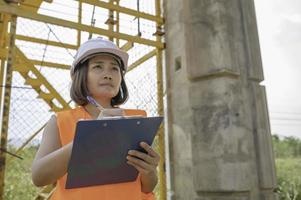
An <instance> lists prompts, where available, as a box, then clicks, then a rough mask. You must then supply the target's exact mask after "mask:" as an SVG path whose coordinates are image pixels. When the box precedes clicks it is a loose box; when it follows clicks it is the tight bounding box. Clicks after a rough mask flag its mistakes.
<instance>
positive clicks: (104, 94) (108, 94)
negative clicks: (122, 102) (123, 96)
mask: <svg viewBox="0 0 301 200" xmlns="http://www.w3.org/2000/svg"><path fill="white" fill-rule="evenodd" d="M116 95H117V94H115V93H114V94H113V93H111V92H98V93H97V94H96V95H95V96H96V97H101V98H110V99H112V98H113V97H115V96H116Z"/></svg>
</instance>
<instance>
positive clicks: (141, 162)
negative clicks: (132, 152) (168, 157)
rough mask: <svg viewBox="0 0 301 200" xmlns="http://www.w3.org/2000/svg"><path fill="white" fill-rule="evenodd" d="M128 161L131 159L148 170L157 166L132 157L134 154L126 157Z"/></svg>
mask: <svg viewBox="0 0 301 200" xmlns="http://www.w3.org/2000/svg"><path fill="white" fill-rule="evenodd" d="M126 158H127V160H128V161H131V162H132V163H134V164H135V165H137V166H139V167H141V168H142V169H144V170H147V171H153V170H154V169H155V168H156V167H155V166H153V165H150V164H148V163H146V162H144V161H143V160H140V159H138V158H135V157H132V156H127V157H126Z"/></svg>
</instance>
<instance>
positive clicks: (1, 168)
mask: <svg viewBox="0 0 301 200" xmlns="http://www.w3.org/2000/svg"><path fill="white" fill-rule="evenodd" d="M16 18H17V17H16V16H12V17H11V21H10V40H9V49H8V57H7V63H6V75H5V78H6V81H5V85H6V86H7V87H5V88H3V89H4V102H3V118H2V126H1V142H0V147H1V149H3V150H5V149H6V147H7V134H8V120H9V106H10V94H11V83H12V75H13V63H14V59H15V58H14V56H15V53H14V51H15V34H16ZM5 162H6V154H5V152H3V151H0V200H2V199H3V196H4V175H5Z"/></svg>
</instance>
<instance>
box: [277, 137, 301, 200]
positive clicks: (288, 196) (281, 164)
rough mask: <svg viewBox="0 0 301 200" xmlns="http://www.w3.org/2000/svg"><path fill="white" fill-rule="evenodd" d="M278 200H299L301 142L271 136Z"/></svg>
mask: <svg viewBox="0 0 301 200" xmlns="http://www.w3.org/2000/svg"><path fill="white" fill-rule="evenodd" d="M273 147H274V152H275V157H276V172H277V181H278V188H277V193H278V195H279V200H301V140H300V139H298V138H294V137H284V138H283V139H280V138H279V136H277V135H274V136H273Z"/></svg>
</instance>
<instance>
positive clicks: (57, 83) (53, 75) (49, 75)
mask: <svg viewBox="0 0 301 200" xmlns="http://www.w3.org/2000/svg"><path fill="white" fill-rule="evenodd" d="M103 2H110V1H109V0H108V1H103ZM117 2H118V1H116V2H115V3H114V5H117ZM119 5H120V6H122V7H126V8H129V9H133V10H138V11H141V12H144V13H145V14H151V15H155V1H154V0H147V1H133V0H121V1H119ZM23 6H25V7H28V8H30V7H32V5H29V4H26V1H25V2H24V5H23ZM78 9H79V2H78V1H73V0H67V1H58V0H54V1H53V2H52V3H50V4H49V3H45V2H44V3H42V5H41V7H39V8H37V10H38V13H40V14H43V15H47V16H51V17H53V16H55V17H56V18H58V19H64V20H70V21H72V22H78V20H79V18H78ZM81 15H82V18H81V19H80V21H81V24H83V25H88V26H91V27H98V28H102V29H107V28H108V27H109V24H108V23H107V20H108V18H109V17H110V16H109V10H108V9H105V8H101V7H99V6H95V7H94V5H92V4H89V3H83V4H82V11H81ZM111 17H113V20H116V21H117V20H118V33H121V34H127V35H129V36H137V35H139V36H140V37H142V38H145V39H148V40H152V41H155V40H156V37H155V36H154V35H153V33H154V32H155V31H156V22H154V21H150V20H146V19H142V18H139V17H135V16H132V15H129V14H125V13H121V12H120V13H119V16H117V13H116V11H115V12H114V15H113V16H111ZM116 30H117V26H116V25H115V26H113V30H112V31H115V32H116ZM79 33H80V37H78V34H79ZM16 34H17V35H16V47H17V49H19V50H20V52H22V54H24V56H25V57H26V60H24V59H23V60H19V61H18V65H19V66H22V67H23V66H26V68H27V69H28V72H26V75H24V70H23V71H22V70H20V69H18V70H16V71H15V72H14V74H13V82H12V92H11V99H10V115H9V133H8V148H7V150H8V151H9V152H10V153H12V154H9V157H8V159H7V164H6V176H5V196H4V199H8V200H12V199H13V200H15V199H24V200H26V199H34V198H36V197H37V195H38V193H39V192H40V188H37V187H35V186H34V185H33V184H32V181H31V163H32V161H33V158H34V155H35V153H36V151H37V149H38V147H39V144H40V141H41V137H42V132H43V127H44V126H45V124H46V123H47V121H48V120H49V118H50V117H51V115H53V113H54V112H53V111H51V107H50V106H49V102H48V103H47V99H45V98H46V97H44V96H42V95H41V91H42V92H44V93H48V92H49V90H50V89H49V87H48V86H47V84H50V85H51V87H53V88H54V89H55V91H56V92H57V93H58V94H59V95H60V96H61V97H62V100H63V101H64V102H67V103H69V105H71V107H74V106H75V104H74V103H73V102H72V103H70V101H71V100H70V99H71V98H70V95H69V91H70V83H71V79H70V72H69V68H70V64H71V63H72V61H73V58H74V55H75V53H76V48H77V45H78V44H80V43H83V42H84V41H86V40H87V39H88V38H90V37H92V38H95V37H98V36H102V37H105V38H109V36H108V35H106V36H105V35H101V34H98V33H95V32H94V33H93V34H91V33H89V32H88V31H86V30H77V29H75V28H67V27H63V26H59V25H54V24H50V23H46V22H43V21H42V20H41V21H39V20H32V19H27V18H25V17H18V18H17V33H16ZM117 36H118V35H117ZM78 39H79V41H78ZM113 39H114V41H115V42H118V43H119V46H120V47H123V46H124V45H127V44H128V43H129V41H127V40H125V39H118V38H113ZM129 40H130V39H129ZM127 51H128V53H129V55H130V58H129V69H130V71H129V72H128V73H127V74H126V77H125V80H126V83H127V86H128V89H129V99H128V101H127V102H126V103H125V104H124V105H122V107H123V108H137V109H144V110H146V112H147V114H148V116H157V115H158V96H157V95H158V94H157V87H158V86H157V82H158V81H157V71H156V70H157V69H156V67H157V66H156V56H155V55H156V54H155V53H154V52H156V48H155V47H154V46H148V45H144V44H139V43H134V45H133V46H132V47H131V48H128V50H127ZM146 55H149V56H147V57H146ZM20 57H21V56H19V57H18V58H20ZM33 68H34V69H36V72H34V71H35V70H33ZM39 77H43V78H45V80H43V81H41V80H38V81H37V80H35V81H32V79H39ZM53 103H54V104H58V105H59V104H60V102H55V101H53ZM154 147H155V149H156V150H157V151H158V149H159V142H158V138H156V139H155V142H154ZM155 191H156V195H157V196H159V188H158V186H157V188H156V190H155Z"/></svg>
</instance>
